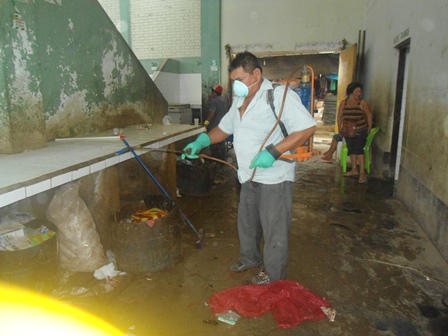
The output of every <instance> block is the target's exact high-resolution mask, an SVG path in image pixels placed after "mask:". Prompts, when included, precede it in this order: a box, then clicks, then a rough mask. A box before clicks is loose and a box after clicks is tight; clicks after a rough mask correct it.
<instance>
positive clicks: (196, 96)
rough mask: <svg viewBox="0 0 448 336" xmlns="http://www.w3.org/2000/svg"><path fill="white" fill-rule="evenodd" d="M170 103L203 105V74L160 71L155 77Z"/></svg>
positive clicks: (154, 79) (156, 82)
mask: <svg viewBox="0 0 448 336" xmlns="http://www.w3.org/2000/svg"><path fill="white" fill-rule="evenodd" d="M152 79H153V81H154V83H155V84H156V85H157V88H158V89H159V90H160V92H161V93H162V94H163V96H164V97H165V99H166V100H167V102H168V105H178V104H190V105H201V104H202V101H201V99H202V97H201V83H202V80H201V74H176V73H171V72H164V71H160V72H158V73H157V75H156V76H154V77H153V78H152Z"/></svg>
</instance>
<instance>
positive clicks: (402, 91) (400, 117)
mask: <svg viewBox="0 0 448 336" xmlns="http://www.w3.org/2000/svg"><path fill="white" fill-rule="evenodd" d="M397 48H398V49H399V54H398V69H397V86H396V91H395V107H394V118H393V120H394V121H393V129H392V143H391V148H390V154H391V156H390V157H391V161H390V170H391V171H394V172H395V173H394V181H398V177H399V174H400V161H401V151H402V145H403V128H404V121H405V114H406V93H407V79H408V72H409V60H408V57H409V51H410V40H407V41H405V42H404V43H402V44H400V45H399V46H398V47H397Z"/></svg>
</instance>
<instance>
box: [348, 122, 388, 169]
mask: <svg viewBox="0 0 448 336" xmlns="http://www.w3.org/2000/svg"><path fill="white" fill-rule="evenodd" d="M379 130H380V128H379V127H375V128H372V129H371V130H370V133H369V135H367V140H366V145H365V146H364V157H365V167H366V171H367V174H370V145H371V144H372V141H373V138H375V135H376V134H377V133H378V131H379ZM347 157H348V148H347V144H346V143H345V141H344V143H343V144H342V148H341V167H342V171H343V172H344V173H346V172H347Z"/></svg>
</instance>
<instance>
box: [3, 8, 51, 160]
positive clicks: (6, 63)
mask: <svg viewBox="0 0 448 336" xmlns="http://www.w3.org/2000/svg"><path fill="white" fill-rule="evenodd" d="M34 9H35V5H34V4H33V3H27V2H25V3H21V2H17V3H16V5H15V6H14V5H13V3H12V2H2V4H1V5H0V13H1V14H0V15H1V26H2V29H1V31H0V34H1V36H2V38H1V41H2V42H1V49H2V51H1V53H2V60H3V61H2V64H0V65H1V67H2V69H1V70H0V73H2V74H3V76H2V77H1V78H0V81H2V84H1V86H2V95H1V98H0V99H1V108H2V109H1V112H0V113H1V117H0V134H1V135H0V153H5V154H9V153H14V152H21V151H24V150H26V149H35V148H41V147H44V146H45V145H46V137H45V122H44V117H43V115H44V114H43V97H42V93H41V78H40V71H39V60H38V58H37V57H36V51H37V36H36V33H35V31H34V30H33V29H30V27H31V28H32V27H34V26H35V15H34Z"/></svg>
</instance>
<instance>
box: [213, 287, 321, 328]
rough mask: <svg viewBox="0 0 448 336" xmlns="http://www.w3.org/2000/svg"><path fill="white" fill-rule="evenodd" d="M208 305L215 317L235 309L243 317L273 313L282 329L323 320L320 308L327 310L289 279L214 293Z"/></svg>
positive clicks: (309, 293) (318, 299) (319, 298)
mask: <svg viewBox="0 0 448 336" xmlns="http://www.w3.org/2000/svg"><path fill="white" fill-rule="evenodd" d="M209 306H210V308H211V309H212V311H213V313H214V314H215V315H217V314H219V313H222V312H225V311H227V310H236V311H237V312H238V313H239V314H241V315H243V316H246V317H258V316H261V315H263V314H265V313H267V312H268V311H272V314H273V315H274V318H275V320H276V321H277V324H278V327H279V328H281V329H286V328H292V327H295V326H297V325H299V324H300V323H301V322H302V321H304V320H319V319H322V318H324V317H326V316H327V314H326V313H325V312H324V311H323V310H322V307H324V308H330V304H329V303H328V302H327V301H326V300H325V299H324V298H322V297H320V296H318V295H316V294H314V293H312V292H311V291H310V290H308V289H307V288H305V287H304V286H302V285H301V284H299V283H297V282H293V281H289V280H279V281H275V282H273V283H270V284H267V285H247V286H238V287H234V288H230V289H226V290H224V291H221V292H219V293H215V294H213V295H212V296H211V297H210V300H209Z"/></svg>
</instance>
